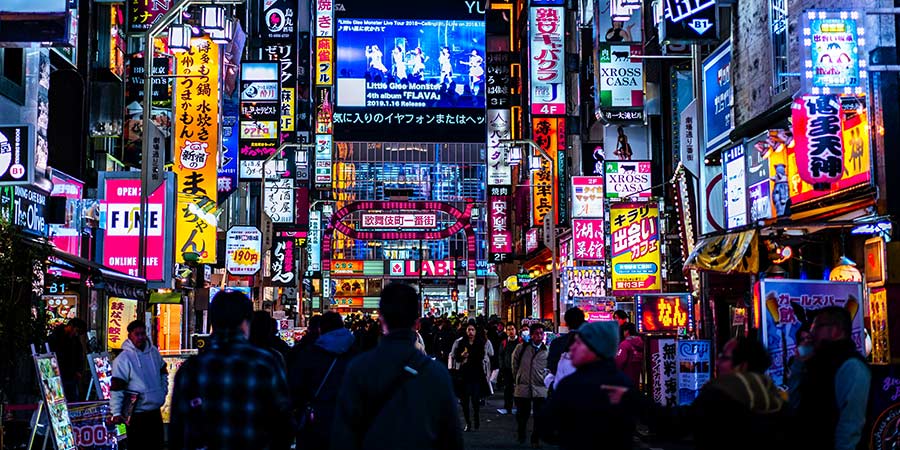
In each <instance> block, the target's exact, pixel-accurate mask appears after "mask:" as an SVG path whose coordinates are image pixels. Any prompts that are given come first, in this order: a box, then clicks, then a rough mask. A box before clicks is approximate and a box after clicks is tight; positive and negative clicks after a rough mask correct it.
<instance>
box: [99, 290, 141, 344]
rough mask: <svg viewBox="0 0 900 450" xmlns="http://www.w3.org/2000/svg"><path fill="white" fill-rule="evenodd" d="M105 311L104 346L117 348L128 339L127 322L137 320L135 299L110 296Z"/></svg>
mask: <svg viewBox="0 0 900 450" xmlns="http://www.w3.org/2000/svg"><path fill="white" fill-rule="evenodd" d="M106 313H107V314H106V348H107V349H109V350H118V349H120V348H122V344H124V343H125V341H126V340H127V339H128V324H129V323H131V322H134V321H135V320H137V300H132V299H130V298H119V297H110V298H109V307H108V308H107V310H106Z"/></svg>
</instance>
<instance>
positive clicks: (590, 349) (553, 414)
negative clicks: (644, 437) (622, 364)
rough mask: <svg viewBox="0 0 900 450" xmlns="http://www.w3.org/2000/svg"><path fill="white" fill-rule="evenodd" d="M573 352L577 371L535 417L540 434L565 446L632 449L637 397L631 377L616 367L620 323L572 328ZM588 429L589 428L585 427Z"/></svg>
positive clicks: (571, 355)
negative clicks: (600, 444)
mask: <svg viewBox="0 0 900 450" xmlns="http://www.w3.org/2000/svg"><path fill="white" fill-rule="evenodd" d="M573 333H574V338H573V340H572V346H571V347H570V348H569V357H570V358H571V360H572V365H574V366H575V373H573V374H572V375H569V376H568V377H566V378H565V379H563V380H562V381H561V382H560V383H559V386H558V387H557V389H556V391H555V392H554V394H553V395H552V396H551V397H550V401H549V402H548V403H547V407H546V408H545V409H544V410H543V412H542V414H541V419H540V420H538V421H537V423H538V425H539V426H538V432H539V434H540V436H541V438H542V439H543V440H545V441H547V442H549V443H551V444H558V445H559V447H560V449H561V450H567V449H584V448H593V447H595V446H596V445H597V441H596V439H598V436H599V437H600V438H599V439H601V440H602V442H603V443H604V446H603V448H604V449H612V450H618V449H622V450H626V449H628V450H630V449H631V448H632V446H633V442H632V436H633V435H634V426H635V417H636V414H637V412H638V411H637V409H638V408H637V405H638V398H637V396H638V395H639V394H637V392H635V389H633V385H632V383H631V381H630V380H629V379H628V377H627V376H625V374H624V373H622V372H620V371H618V370H616V365H615V356H616V351H617V349H618V344H619V327H618V326H617V324H616V323H615V322H594V323H588V324H584V325H582V326H581V327H580V328H578V330H576V331H574V332H573ZM586 430H589V432H586Z"/></svg>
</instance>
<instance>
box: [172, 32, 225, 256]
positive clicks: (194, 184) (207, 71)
mask: <svg viewBox="0 0 900 450" xmlns="http://www.w3.org/2000/svg"><path fill="white" fill-rule="evenodd" d="M219 63H220V61H219V46H218V45H217V44H214V43H213V42H212V41H211V40H209V38H207V37H203V38H194V39H192V40H191V49H190V50H188V51H185V52H181V53H179V54H178V56H177V57H176V64H175V75H176V76H177V77H181V78H177V80H178V81H177V82H176V85H177V87H176V91H175V92H176V94H175V101H174V103H175V104H174V106H173V108H174V111H173V113H174V114H173V116H174V117H175V127H174V134H175V164H174V166H173V172H175V175H176V176H177V179H178V188H177V192H178V206H177V209H176V216H177V217H176V222H175V258H176V261H177V262H179V263H184V262H185V259H184V254H185V253H196V254H197V255H199V260H198V261H199V262H201V263H204V264H214V263H215V262H216V215H215V210H216V198H217V195H218V186H217V184H218V170H217V167H216V166H217V164H216V162H217V161H218V152H219V119H218V118H219V100H220V93H221V90H220V88H219V78H220V74H219Z"/></svg>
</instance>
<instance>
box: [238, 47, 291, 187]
mask: <svg viewBox="0 0 900 450" xmlns="http://www.w3.org/2000/svg"><path fill="white" fill-rule="evenodd" d="M280 80H281V65H280V63H278V62H260V61H244V62H242V63H241V89H240V92H241V119H240V124H239V129H240V135H239V138H238V140H239V142H240V144H239V147H240V167H241V178H242V179H243V178H257V177H259V178H261V177H262V175H263V167H262V163H261V162H257V161H262V160H265V159H266V158H267V157H269V156H270V155H272V154H273V153H275V151H276V149H277V148H278V139H279V137H280V136H279V131H278V129H279V122H280V121H281V104H280V98H279V97H280V89H281V83H280ZM256 168H259V170H258V171H257V170H256Z"/></svg>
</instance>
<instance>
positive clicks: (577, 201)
mask: <svg viewBox="0 0 900 450" xmlns="http://www.w3.org/2000/svg"><path fill="white" fill-rule="evenodd" d="M603 216H604V210H603V177H572V217H603Z"/></svg>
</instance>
